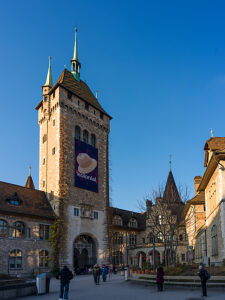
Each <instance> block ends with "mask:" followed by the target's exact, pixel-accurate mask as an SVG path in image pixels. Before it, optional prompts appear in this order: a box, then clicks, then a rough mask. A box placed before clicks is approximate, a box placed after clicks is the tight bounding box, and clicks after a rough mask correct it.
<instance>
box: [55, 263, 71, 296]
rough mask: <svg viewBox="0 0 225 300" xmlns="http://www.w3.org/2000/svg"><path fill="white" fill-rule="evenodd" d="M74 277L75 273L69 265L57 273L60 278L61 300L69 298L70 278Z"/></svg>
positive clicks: (57, 277)
mask: <svg viewBox="0 0 225 300" xmlns="http://www.w3.org/2000/svg"><path fill="white" fill-rule="evenodd" d="M72 278H73V273H72V272H71V271H70V269H69V268H68V267H67V266H64V267H63V269H62V270H61V271H60V272H59V273H58V274H57V275H56V279H60V295H59V300H63V299H69V287H70V280H71V279H72Z"/></svg>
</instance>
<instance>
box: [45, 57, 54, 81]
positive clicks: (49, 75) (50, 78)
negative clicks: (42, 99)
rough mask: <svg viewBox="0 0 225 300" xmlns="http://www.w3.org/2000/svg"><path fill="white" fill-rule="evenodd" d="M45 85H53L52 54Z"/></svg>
mask: <svg viewBox="0 0 225 300" xmlns="http://www.w3.org/2000/svg"><path fill="white" fill-rule="evenodd" d="M45 86H50V87H52V86H53V82H52V71H51V56H49V66H48V74H47V78H46V82H45Z"/></svg>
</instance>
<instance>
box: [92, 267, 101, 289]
mask: <svg viewBox="0 0 225 300" xmlns="http://www.w3.org/2000/svg"><path fill="white" fill-rule="evenodd" d="M100 274H101V269H100V268H99V265H98V264H95V265H94V268H93V276H94V281H95V284H96V285H99V279H100Z"/></svg>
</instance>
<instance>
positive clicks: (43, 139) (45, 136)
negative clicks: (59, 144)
mask: <svg viewBox="0 0 225 300" xmlns="http://www.w3.org/2000/svg"><path fill="white" fill-rule="evenodd" d="M42 141H43V144H44V143H45V142H46V141H47V134H44V135H43V138H42Z"/></svg>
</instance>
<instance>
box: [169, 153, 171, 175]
mask: <svg viewBox="0 0 225 300" xmlns="http://www.w3.org/2000/svg"><path fill="white" fill-rule="evenodd" d="M169 164H170V171H171V164H172V155H171V154H170V161H169Z"/></svg>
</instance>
